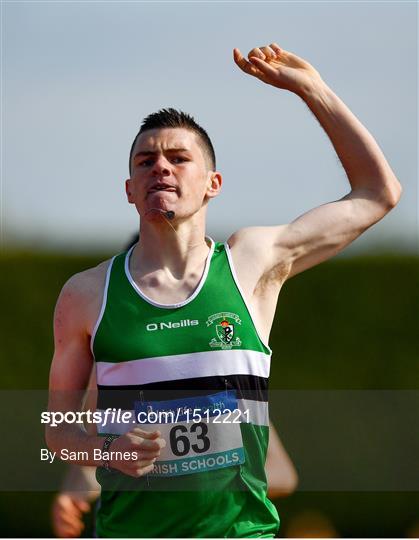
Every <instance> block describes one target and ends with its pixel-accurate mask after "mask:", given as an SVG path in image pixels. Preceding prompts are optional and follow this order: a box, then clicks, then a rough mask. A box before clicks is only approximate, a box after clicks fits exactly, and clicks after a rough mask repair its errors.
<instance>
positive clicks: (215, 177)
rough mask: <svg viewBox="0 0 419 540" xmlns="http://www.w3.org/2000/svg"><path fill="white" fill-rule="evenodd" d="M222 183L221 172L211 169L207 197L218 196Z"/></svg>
mask: <svg viewBox="0 0 419 540" xmlns="http://www.w3.org/2000/svg"><path fill="white" fill-rule="evenodd" d="M222 185H223V177H222V176H221V174H220V173H219V172H216V171H215V172H214V171H210V172H209V173H208V185H207V192H206V196H207V198H208V199H212V198H213V197H216V196H217V195H218V194H219V193H220V191H221V186H222Z"/></svg>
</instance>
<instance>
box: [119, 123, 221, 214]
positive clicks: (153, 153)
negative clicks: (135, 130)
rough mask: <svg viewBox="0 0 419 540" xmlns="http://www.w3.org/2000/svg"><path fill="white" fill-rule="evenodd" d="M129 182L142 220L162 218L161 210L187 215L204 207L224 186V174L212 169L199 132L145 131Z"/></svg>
mask: <svg viewBox="0 0 419 540" xmlns="http://www.w3.org/2000/svg"><path fill="white" fill-rule="evenodd" d="M132 156H133V157H132V160H131V178H130V179H128V180H127V181H126V192H127V197H128V201H129V202H130V203H131V204H135V206H136V207H137V210H138V213H139V214H140V216H141V218H142V219H144V218H145V219H147V220H153V219H162V213H161V212H159V211H158V210H163V211H168V210H172V211H174V212H175V216H176V217H175V220H176V219H177V218H187V217H189V216H192V215H194V214H195V213H196V212H199V211H200V210H201V209H202V208H204V207H205V206H206V204H207V202H208V200H209V199H211V198H212V197H215V196H216V195H218V193H219V191H220V189H221V183H222V179H221V175H220V174H219V173H217V172H214V171H209V170H208V165H207V162H206V159H205V157H204V154H203V151H202V149H201V146H200V145H199V143H198V137H197V135H196V134H195V133H194V132H192V131H189V130H187V129H183V128H164V129H153V130H149V131H146V132H144V133H142V134H141V135H140V136H139V137H138V139H137V142H136V144H135V147H134V150H133V153H132Z"/></svg>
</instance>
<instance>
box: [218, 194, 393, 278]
mask: <svg viewBox="0 0 419 540" xmlns="http://www.w3.org/2000/svg"><path fill="white" fill-rule="evenodd" d="M390 209H391V207H389V206H388V204H387V203H385V202H383V201H382V200H381V199H380V197H379V195H378V194H377V193H374V192H372V191H368V190H356V191H352V192H351V193H349V194H348V195H346V196H345V197H343V198H342V199H340V200H338V201H333V202H330V203H327V204H324V205H322V206H319V207H317V208H314V209H312V210H310V211H309V212H306V213H305V214H303V215H302V216H300V217H298V218H297V219H295V220H294V221H293V222H291V223H289V224H287V225H279V226H274V227H249V228H247V229H241V230H239V231H237V232H236V233H234V234H233V235H232V236H231V237H230V238H229V240H228V243H229V245H230V246H231V248H232V250H234V252H235V257H236V260H237V261H238V264H239V266H240V267H242V268H244V271H243V273H244V274H245V277H246V276H247V274H250V273H252V274H253V281H254V282H255V284H256V283H260V281H261V280H268V281H275V282H278V283H280V284H281V283H283V282H284V281H285V280H286V279H288V278H290V277H292V276H294V275H296V274H298V273H300V272H303V271H304V270H307V269H308V268H311V267H312V266H315V265H316V264H319V263H321V262H323V261H325V260H327V259H329V258H330V257H333V256H334V255H336V254H337V253H339V252H340V251H341V250H342V249H343V248H345V247H346V246H347V245H348V244H350V243H351V242H353V241H354V240H355V239H356V238H357V237H358V236H359V235H360V234H362V233H363V232H364V231H365V230H366V229H368V227H371V225H373V224H374V223H376V222H377V221H379V220H380V219H381V218H382V217H384V215H385V214H386V213H387V212H388V211H389V210H390ZM250 260H251V261H252V263H253V264H252V265H249V264H248V261H250ZM246 272H247V274H246Z"/></svg>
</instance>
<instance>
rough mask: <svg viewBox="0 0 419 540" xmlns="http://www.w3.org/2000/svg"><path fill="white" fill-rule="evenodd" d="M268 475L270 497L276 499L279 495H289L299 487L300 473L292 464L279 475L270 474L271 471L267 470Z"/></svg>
mask: <svg viewBox="0 0 419 540" xmlns="http://www.w3.org/2000/svg"><path fill="white" fill-rule="evenodd" d="M267 473H268V474H267V477H268V497H269V498H271V499H275V498H277V497H288V496H289V495H291V494H292V493H294V491H295V490H296V489H297V487H298V474H297V471H296V470H295V468H294V467H293V466H292V465H291V464H290V466H289V467H288V470H286V471H283V470H282V471H280V474H278V475H277V476H276V475H275V474H273V473H271V474H269V473H270V471H269V469H268V471H267Z"/></svg>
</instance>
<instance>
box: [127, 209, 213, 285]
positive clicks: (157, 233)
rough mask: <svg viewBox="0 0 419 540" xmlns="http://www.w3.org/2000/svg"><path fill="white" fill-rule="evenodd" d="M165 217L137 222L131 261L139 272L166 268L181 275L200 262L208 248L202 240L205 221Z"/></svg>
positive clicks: (141, 273) (207, 244)
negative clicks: (138, 224) (136, 242)
mask: <svg viewBox="0 0 419 540" xmlns="http://www.w3.org/2000/svg"><path fill="white" fill-rule="evenodd" d="M193 221H197V220H190V219H188V220H187V221H183V222H182V221H181V220H174V222H171V221H169V220H168V219H167V218H166V217H164V216H159V219H156V220H153V221H146V220H144V223H141V227H140V235H139V236H140V241H139V243H138V244H137V245H136V246H135V248H134V250H133V253H132V256H131V261H132V263H131V264H132V266H133V269H134V270H136V269H137V271H138V273H139V274H140V275H143V276H144V275H145V274H148V273H150V272H153V271H156V270H166V271H169V272H170V273H171V274H172V275H177V276H180V275H183V274H185V272H187V271H188V269H190V268H194V267H196V265H199V264H201V263H202V261H203V260H204V259H205V258H206V257H207V255H208V252H209V243H207V242H206V240H205V223H204V222H203V221H202V220H200V221H198V222H193Z"/></svg>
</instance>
